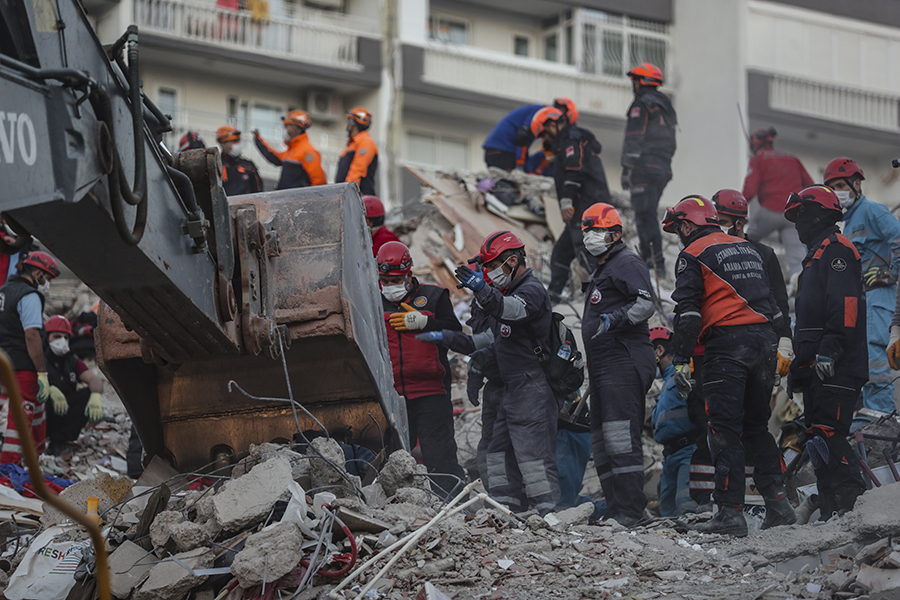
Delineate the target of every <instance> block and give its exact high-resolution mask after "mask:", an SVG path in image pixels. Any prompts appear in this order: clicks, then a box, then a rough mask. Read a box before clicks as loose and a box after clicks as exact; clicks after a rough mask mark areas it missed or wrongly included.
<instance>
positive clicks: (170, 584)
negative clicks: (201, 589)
mask: <svg viewBox="0 0 900 600" xmlns="http://www.w3.org/2000/svg"><path fill="white" fill-rule="evenodd" d="M174 558H177V559H178V561H180V562H181V563H183V565H184V566H187V567H188V568H189V569H192V570H194V569H208V568H210V567H212V566H213V562H214V561H215V556H214V554H213V553H212V552H209V551H207V549H206V548H197V549H196V550H191V551H190V552H182V553H181V554H176V555H175V556H174ZM184 566H182V564H179V563H178V562H176V561H175V560H173V558H168V559H165V560H163V561H162V562H160V563H159V564H157V565H154V566H153V568H152V569H150V576H149V577H148V578H147V581H145V582H144V584H143V585H142V586H141V587H140V589H139V590H138V591H137V593H136V594H135V596H134V600H175V599H176V598H184V597H185V595H187V593H188V592H189V591H190V590H192V589H193V588H195V587H197V586H198V585H200V584H201V583H203V582H204V581H206V576H205V575H200V576H198V575H194V574H192V573H191V571H188V569H185V568H184Z"/></svg>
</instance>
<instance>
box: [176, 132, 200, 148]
mask: <svg viewBox="0 0 900 600" xmlns="http://www.w3.org/2000/svg"><path fill="white" fill-rule="evenodd" d="M197 148H206V142H204V141H203V136H202V135H200V134H199V133H197V132H196V131H188V132H187V133H186V134H184V135H183V136H181V139H180V140H178V151H179V152H184V151H185V150H196V149H197Z"/></svg>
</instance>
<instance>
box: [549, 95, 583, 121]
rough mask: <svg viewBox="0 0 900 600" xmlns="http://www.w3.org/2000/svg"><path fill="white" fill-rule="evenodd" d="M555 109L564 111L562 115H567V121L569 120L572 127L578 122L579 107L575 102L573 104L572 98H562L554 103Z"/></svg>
mask: <svg viewBox="0 0 900 600" xmlns="http://www.w3.org/2000/svg"><path fill="white" fill-rule="evenodd" d="M553 108H556V109H559V110H560V111H562V113H563V114H564V115H566V119H568V120H569V123H571V124H572V125H574V124H575V122H576V121H578V107H577V106H575V102H573V101H572V99H571V98H566V97H565V96H560V97H559V98H557V99H556V100H554V101H553Z"/></svg>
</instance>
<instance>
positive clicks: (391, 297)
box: [381, 283, 406, 302]
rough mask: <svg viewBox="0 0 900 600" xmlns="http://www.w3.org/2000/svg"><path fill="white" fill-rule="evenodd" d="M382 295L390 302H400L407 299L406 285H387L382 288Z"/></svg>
mask: <svg viewBox="0 0 900 600" xmlns="http://www.w3.org/2000/svg"><path fill="white" fill-rule="evenodd" d="M381 295H382V296H384V299H385V300H387V301H388V302H400V301H401V300H403V299H404V298H406V284H405V283H401V284H399V285H385V286H382V287H381Z"/></svg>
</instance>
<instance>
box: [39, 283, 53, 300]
mask: <svg viewBox="0 0 900 600" xmlns="http://www.w3.org/2000/svg"><path fill="white" fill-rule="evenodd" d="M37 291H39V292H40V293H41V294H43V295H44V297H46V296H47V294H48V293H50V282H49V281H45V282H44V283H42V284H40V285H39V286H37Z"/></svg>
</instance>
